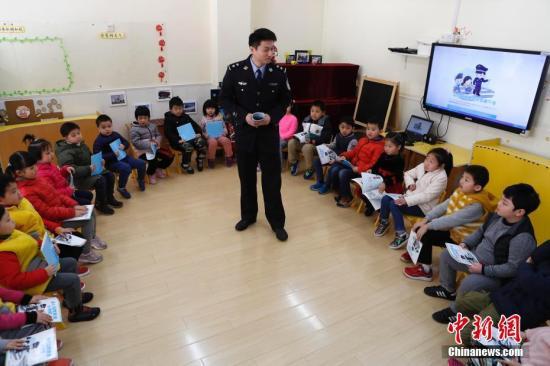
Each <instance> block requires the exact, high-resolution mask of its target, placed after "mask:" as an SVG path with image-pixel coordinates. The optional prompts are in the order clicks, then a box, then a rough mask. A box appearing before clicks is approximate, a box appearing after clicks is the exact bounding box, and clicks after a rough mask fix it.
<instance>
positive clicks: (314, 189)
mask: <svg viewBox="0 0 550 366" xmlns="http://www.w3.org/2000/svg"><path fill="white" fill-rule="evenodd" d="M323 186H324V184H323V183H321V182H317V183H315V184H312V185H310V186H309V189H311V190H312V191H318V190H320V189H321V188H322V187H323Z"/></svg>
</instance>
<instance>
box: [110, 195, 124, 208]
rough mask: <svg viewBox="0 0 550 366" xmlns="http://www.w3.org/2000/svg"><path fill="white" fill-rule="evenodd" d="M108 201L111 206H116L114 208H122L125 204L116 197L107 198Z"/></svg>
mask: <svg viewBox="0 0 550 366" xmlns="http://www.w3.org/2000/svg"><path fill="white" fill-rule="evenodd" d="M107 203H108V204H109V206H111V207H114V208H121V207H122V206H124V204H123V203H122V202H120V201H118V200H117V199H116V198H114V197H113V198H110V199H109V200H107Z"/></svg>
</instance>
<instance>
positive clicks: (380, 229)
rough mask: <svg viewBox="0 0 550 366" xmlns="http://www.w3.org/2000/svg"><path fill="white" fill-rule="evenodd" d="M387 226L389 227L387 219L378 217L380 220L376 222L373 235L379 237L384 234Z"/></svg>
mask: <svg viewBox="0 0 550 366" xmlns="http://www.w3.org/2000/svg"><path fill="white" fill-rule="evenodd" d="M389 228H390V222H389V220H384V219H380V222H379V223H378V226H377V227H376V230H374V236H378V237H380V236H384V235H386V233H387V232H388V229H389Z"/></svg>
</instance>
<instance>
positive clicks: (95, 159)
mask: <svg viewBox="0 0 550 366" xmlns="http://www.w3.org/2000/svg"><path fill="white" fill-rule="evenodd" d="M92 165H93V166H94V169H93V170H92V175H100V174H101V172H102V171H103V154H101V151H100V152H98V153H97V154H93V155H92Z"/></svg>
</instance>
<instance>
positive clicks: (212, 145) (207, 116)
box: [199, 99, 233, 169]
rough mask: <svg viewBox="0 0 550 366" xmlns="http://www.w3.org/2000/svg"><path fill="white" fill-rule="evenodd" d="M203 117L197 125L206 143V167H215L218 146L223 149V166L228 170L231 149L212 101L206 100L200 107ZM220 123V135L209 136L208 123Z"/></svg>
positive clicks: (230, 160) (223, 124) (224, 128)
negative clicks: (221, 129)
mask: <svg viewBox="0 0 550 366" xmlns="http://www.w3.org/2000/svg"><path fill="white" fill-rule="evenodd" d="M202 114H203V117H202V118H201V120H200V121H199V125H200V126H201V128H202V135H203V136H204V138H205V139H206V140H207V142H208V155H207V159H208V167H209V168H210V169H214V166H215V165H216V149H217V148H218V145H219V146H221V147H223V151H224V153H225V166H227V167H228V168H229V167H231V166H232V165H233V148H232V147H231V140H230V139H229V138H228V137H227V136H228V134H227V128H226V127H225V122H224V121H223V116H222V115H221V113H220V109H219V107H218V104H217V103H216V102H214V101H213V100H212V99H208V100H207V101H206V102H204V104H203V106H202ZM213 122H215V123H220V124H221V125H222V128H223V131H222V134H221V135H220V136H218V137H214V136H209V135H208V129H207V127H206V126H207V125H208V124H209V123H213Z"/></svg>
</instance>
